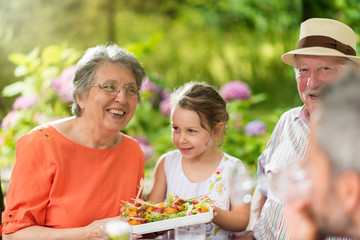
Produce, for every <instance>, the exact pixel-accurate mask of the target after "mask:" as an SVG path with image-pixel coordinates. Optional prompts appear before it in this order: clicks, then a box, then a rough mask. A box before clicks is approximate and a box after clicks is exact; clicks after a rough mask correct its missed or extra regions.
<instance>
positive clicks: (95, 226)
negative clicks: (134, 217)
mask: <svg viewBox="0 0 360 240" xmlns="http://www.w3.org/2000/svg"><path fill="white" fill-rule="evenodd" d="M119 220H121V218H120V217H113V218H104V219H101V220H96V221H93V222H92V223H90V224H89V225H87V226H86V227H84V231H85V233H86V238H85V239H88V240H95V239H107V235H106V232H105V224H106V223H108V222H110V221H119Z"/></svg>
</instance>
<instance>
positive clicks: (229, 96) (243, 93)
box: [220, 81, 251, 101]
mask: <svg viewBox="0 0 360 240" xmlns="http://www.w3.org/2000/svg"><path fill="white" fill-rule="evenodd" d="M220 93H221V95H222V96H223V98H224V99H225V100H226V101H230V100H235V99H240V100H247V99H249V97H250V93H251V90H250V88H249V86H248V85H247V84H246V83H244V82H241V81H232V82H228V83H226V84H225V85H224V86H223V87H222V88H221V89H220Z"/></svg>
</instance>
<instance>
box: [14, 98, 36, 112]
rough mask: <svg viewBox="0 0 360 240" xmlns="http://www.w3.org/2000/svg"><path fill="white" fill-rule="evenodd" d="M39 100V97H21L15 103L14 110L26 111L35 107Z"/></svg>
mask: <svg viewBox="0 0 360 240" xmlns="http://www.w3.org/2000/svg"><path fill="white" fill-rule="evenodd" d="M38 100H39V97H38V96H36V95H31V96H30V95H29V96H20V97H18V98H17V99H16V100H15V102H14V104H13V109H14V110H26V109H28V108H31V107H33V106H35V105H36V103H37V101H38Z"/></svg>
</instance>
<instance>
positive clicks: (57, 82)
mask: <svg viewBox="0 0 360 240" xmlns="http://www.w3.org/2000/svg"><path fill="white" fill-rule="evenodd" d="M74 74H75V66H71V67H68V68H66V69H64V71H62V73H61V74H60V76H59V77H57V78H54V79H53V80H52V83H51V87H52V88H53V89H54V90H55V92H56V93H57V95H59V97H60V98H61V99H62V100H63V101H64V102H71V101H72V100H73V99H72V89H73V79H74Z"/></svg>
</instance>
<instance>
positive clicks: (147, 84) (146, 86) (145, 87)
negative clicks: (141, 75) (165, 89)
mask: <svg viewBox="0 0 360 240" xmlns="http://www.w3.org/2000/svg"><path fill="white" fill-rule="evenodd" d="M141 91H142V92H146V91H150V92H154V93H156V94H158V95H161V92H162V90H161V88H160V87H158V86H157V85H156V84H155V83H153V82H151V81H150V79H149V78H145V80H144V81H143V83H142V85H141Z"/></svg>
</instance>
